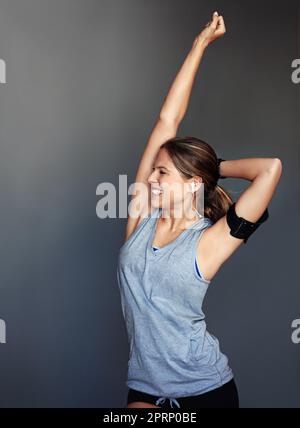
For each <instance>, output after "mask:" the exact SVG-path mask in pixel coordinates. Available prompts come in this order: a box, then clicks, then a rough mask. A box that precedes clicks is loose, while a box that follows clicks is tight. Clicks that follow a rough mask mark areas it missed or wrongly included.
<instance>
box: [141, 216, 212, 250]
mask: <svg viewBox="0 0 300 428" xmlns="http://www.w3.org/2000/svg"><path fill="white" fill-rule="evenodd" d="M156 212H158V216H154V219H155V221H154V225H153V227H152V229H151V233H150V237H149V240H148V248H149V249H150V252H151V254H153V255H154V256H157V255H158V253H162V252H163V251H165V250H167V249H168V248H171V247H172V246H173V245H174V244H175V243H177V242H178V241H179V240H180V239H182V238H183V237H184V236H185V234H186V232H188V231H189V230H190V229H191V228H192V227H193V226H195V224H198V223H200V222H201V221H204V218H199V220H197V221H195V223H193V224H192V226H190V227H188V228H187V229H185V230H184V231H183V232H181V233H180V234H179V235H178V236H177V237H176V238H175V239H173V241H171V242H169V243H168V244H166V245H164V246H163V247H158V250H157V251H155V250H154V249H153V245H152V244H153V240H154V237H155V233H156V229H157V223H158V220H159V218H160V217H161V213H162V209H161V208H158V209H157V210H156Z"/></svg>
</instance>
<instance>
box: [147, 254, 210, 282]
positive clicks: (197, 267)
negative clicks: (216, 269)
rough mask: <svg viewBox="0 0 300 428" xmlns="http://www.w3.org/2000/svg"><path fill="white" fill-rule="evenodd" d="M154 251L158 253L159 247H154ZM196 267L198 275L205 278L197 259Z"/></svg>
mask: <svg viewBox="0 0 300 428" xmlns="http://www.w3.org/2000/svg"><path fill="white" fill-rule="evenodd" d="M152 248H153V250H155V251H158V250H159V248H158V247H152ZM195 265H196V270H197V274H198V275H199V276H200V278H201V277H203V275H202V273H201V272H200V268H199V266H198V262H197V258H196V257H195Z"/></svg>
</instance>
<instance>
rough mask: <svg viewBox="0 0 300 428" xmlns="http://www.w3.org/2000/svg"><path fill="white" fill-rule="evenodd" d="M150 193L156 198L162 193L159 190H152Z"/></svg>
mask: <svg viewBox="0 0 300 428" xmlns="http://www.w3.org/2000/svg"><path fill="white" fill-rule="evenodd" d="M152 193H153V195H156V196H158V195H160V194H161V193H162V191H161V190H158V189H153V190H152Z"/></svg>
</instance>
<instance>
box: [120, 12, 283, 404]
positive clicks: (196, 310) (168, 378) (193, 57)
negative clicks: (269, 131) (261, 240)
mask: <svg viewBox="0 0 300 428" xmlns="http://www.w3.org/2000/svg"><path fill="white" fill-rule="evenodd" d="M225 31H226V30H225V24H224V20H223V17H222V16H219V15H218V13H217V12H215V13H214V14H213V17H212V20H211V22H209V23H208V24H207V25H206V27H205V29H204V30H203V31H202V32H201V33H200V34H199V36H198V37H196V39H195V41H194V43H193V46H192V48H191V50H190V52H189V53H188V55H187V58H186V59H185V61H184V63H183V65H182V67H181V69H180V70H179V73H178V75H177V76H176V79H175V80H174V82H173V84H172V86H171V88H170V90H169V93H168V95H167V97H166V99H165V101H164V104H163V107H162V109H161V112H160V115H159V118H158V120H157V123H156V125H155V127H154V129H153V131H152V133H151V136H150V138H149V141H148V143H147V146H146V148H145V151H144V154H143V156H142V159H141V161H140V165H139V168H138V171H137V175H136V180H135V185H136V184H139V185H141V186H140V187H139V188H138V186H137V187H135V192H134V197H133V198H132V201H131V204H130V205H132V204H134V203H135V202H136V201H139V202H138V203H136V204H135V209H136V208H137V207H138V206H139V211H138V215H136V211H137V210H136V211H135V213H134V212H133V209H132V210H131V209H129V217H128V222H127V227H126V236H125V242H124V244H123V245H122V247H121V249H120V252H119V259H118V269H117V278H118V284H119V289H120V295H121V303H122V311H123V315H124V319H125V322H126V328H127V332H128V338H129V344H130V354H129V361H128V377H127V382H126V384H127V386H128V387H129V391H128V396H127V407H135V408H138V407H144V408H147V407H148V408H150V407H180V408H192V407H193V408H209V407H211V408H220V407H232V408H237V407H239V397H238V391H237V387H236V384H235V380H234V376H233V372H232V370H231V368H230V367H229V365H228V359H227V357H226V356H225V355H224V354H223V353H222V352H221V350H220V347H219V341H218V339H217V338H216V337H215V336H213V335H212V334H210V333H209V332H208V331H207V330H206V323H205V321H204V318H205V316H204V314H203V312H202V302H203V299H204V296H205V293H206V291H207V288H208V286H209V284H210V282H211V281H212V279H213V277H214V276H215V274H216V273H217V272H218V270H219V269H220V267H221V266H222V265H223V263H224V262H225V261H226V260H227V259H228V258H229V257H230V256H231V255H232V254H233V253H234V251H236V250H237V248H239V247H240V245H241V244H242V243H243V242H244V243H245V242H246V241H247V239H248V238H249V236H250V235H251V234H252V233H253V232H254V231H255V230H256V229H257V227H258V226H259V225H260V224H261V223H262V222H264V221H265V220H266V219H267V218H268V208H267V207H268V204H269V202H270V200H271V198H272V196H273V194H274V192H275V190H276V186H277V184H278V182H279V179H280V176H281V171H282V166H281V161H280V159H278V158H249V159H238V160H223V159H220V158H218V157H217V155H216V153H215V151H214V149H213V148H212V147H211V146H210V145H209V144H207V143H206V142H204V141H202V140H200V139H198V138H195V137H185V138H180V137H176V132H177V129H178V126H179V124H180V122H181V120H182V119H183V117H184V114H185V112H186V110H187V106H188V101H189V97H190V93H191V90H192V86H193V82H194V79H195V75H196V72H197V69H198V67H199V64H200V62H201V59H202V56H203V53H204V51H205V49H206V48H207V47H208V46H209V45H210V44H211V43H212V42H213V41H214V40H216V39H218V38H219V37H221V36H223V35H224V34H225ZM226 177H236V178H243V179H246V180H249V181H250V185H249V186H248V188H247V189H246V190H245V191H244V192H243V193H242V194H241V195H240V197H239V198H238V200H237V201H236V202H235V203H233V201H232V199H231V197H230V195H229V194H228V193H227V192H226V191H225V190H224V189H223V188H222V187H220V186H219V185H218V184H217V182H218V179H219V178H226ZM140 188H142V189H146V190H147V192H146V193H147V196H146V197H145V192H144V190H138V189H140ZM150 190H151V192H150ZM199 190H203V193H202V195H203V198H202V199H204V209H203V211H202V212H203V213H204V215H203V216H202V215H201V214H200V213H199V211H198V210H197V207H196V195H198V194H199V193H197V192H198V191H199ZM142 195H143V196H142ZM149 195H150V196H151V198H150V197H149ZM141 196H142V197H141ZM180 209H182V210H181V211H180ZM182 211H183V215H181V216H178V212H182Z"/></svg>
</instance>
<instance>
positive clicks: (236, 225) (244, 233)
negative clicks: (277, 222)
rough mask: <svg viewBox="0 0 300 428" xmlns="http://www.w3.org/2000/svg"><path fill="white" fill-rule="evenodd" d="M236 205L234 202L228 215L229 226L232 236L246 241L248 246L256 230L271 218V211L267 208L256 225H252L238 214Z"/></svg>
mask: <svg viewBox="0 0 300 428" xmlns="http://www.w3.org/2000/svg"><path fill="white" fill-rule="evenodd" d="M235 204H236V203H235V202H234V203H233V204H232V205H231V206H230V208H229V210H228V211H227V214H226V220H227V224H228V226H229V228H230V235H232V236H234V237H235V238H239V239H244V243H245V244H246V242H247V240H248V239H249V237H250V236H251V235H252V233H254V232H255V231H256V229H257V228H258V227H259V226H260V225H261V224H262V223H263V222H265V221H266V220H267V219H268V218H269V211H268V208H266V210H265V211H264V213H263V214H262V216H261V217H260V218H259V219H258V220H257V221H256V222H255V223H252V222H251V221H248V220H246V219H244V218H243V217H239V216H238V215H237V214H236V212H235Z"/></svg>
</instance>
